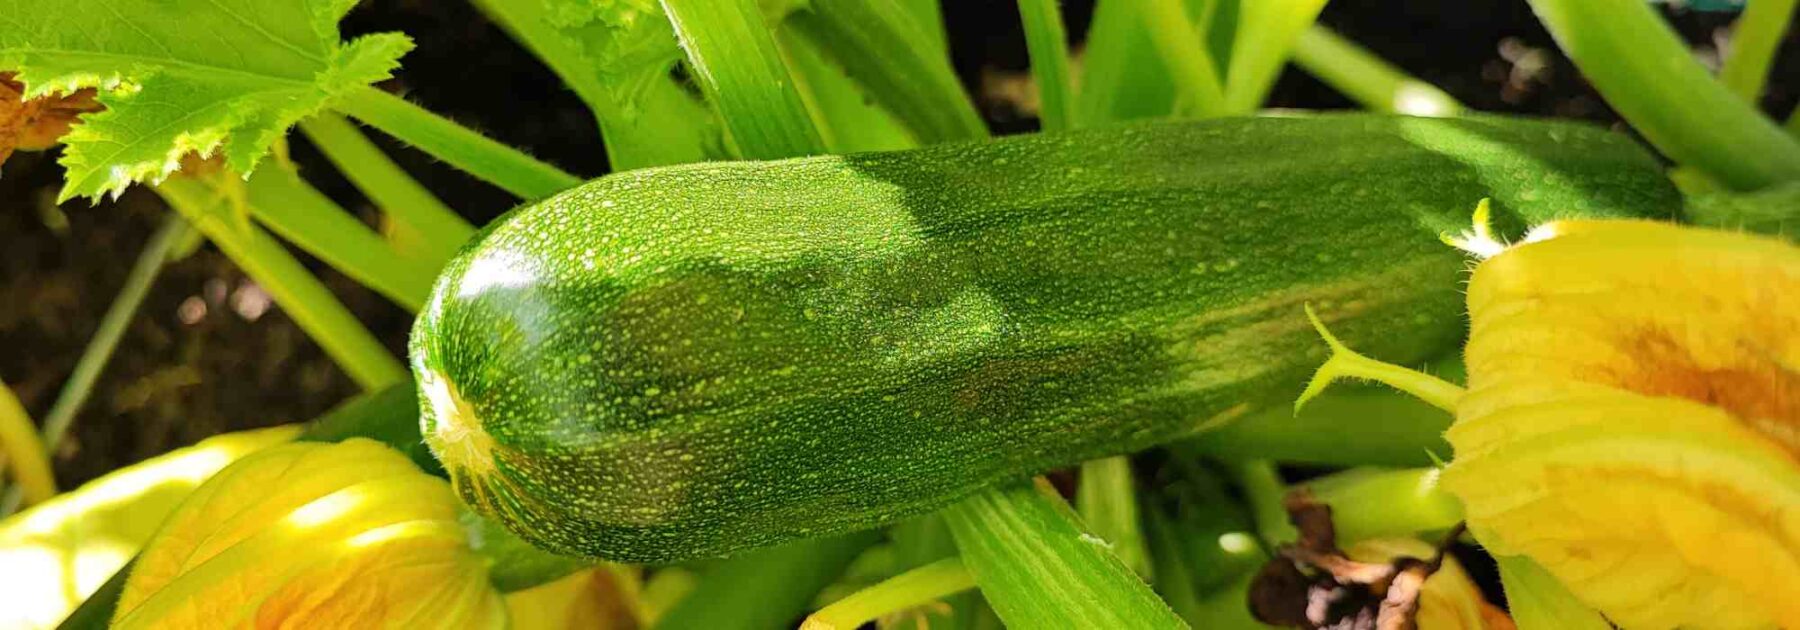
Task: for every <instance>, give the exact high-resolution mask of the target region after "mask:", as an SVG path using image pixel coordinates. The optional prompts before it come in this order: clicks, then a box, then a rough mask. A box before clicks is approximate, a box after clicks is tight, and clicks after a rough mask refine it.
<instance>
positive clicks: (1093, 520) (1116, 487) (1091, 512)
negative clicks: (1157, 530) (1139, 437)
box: [1075, 455, 1150, 580]
mask: <svg viewBox="0 0 1800 630" xmlns="http://www.w3.org/2000/svg"><path fill="white" fill-rule="evenodd" d="M1075 511H1076V512H1077V513H1080V514H1081V522H1082V524H1084V525H1086V526H1087V528H1088V531H1091V532H1093V533H1094V535H1096V536H1099V537H1100V538H1102V539H1104V540H1106V541H1107V542H1108V543H1111V544H1112V550H1113V555H1116V556H1118V557H1119V561H1120V562H1123V563H1125V566H1126V567H1127V568H1130V569H1131V571H1132V572H1133V573H1136V574H1138V577H1141V578H1144V579H1145V580H1149V579H1150V552H1148V551H1146V550H1145V546H1144V531H1143V527H1142V526H1141V524H1140V522H1139V519H1138V503H1137V487H1136V484H1135V483H1133V479H1132V475H1131V458H1129V457H1125V456H1123V455H1120V456H1115V457H1108V458H1105V459H1096V460H1091V461H1087V462H1082V464H1081V483H1080V484H1079V485H1077V486H1075Z"/></svg>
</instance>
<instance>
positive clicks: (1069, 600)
mask: <svg viewBox="0 0 1800 630" xmlns="http://www.w3.org/2000/svg"><path fill="white" fill-rule="evenodd" d="M943 514H944V520H946V521H948V522H949V523H950V533H951V534H953V535H954V536H955V537H956V546H957V548H958V549H961V550H962V558H963V562H964V563H965V564H966V565H967V566H968V568H969V572H971V573H974V574H975V583H976V584H977V585H979V586H980V587H981V593H982V595H984V596H986V597H987V600H988V603H989V604H992V605H993V606H994V612H997V613H1000V619H1001V620H1002V621H1005V622H1006V626H1007V627H1009V628H1021V629H1026V630H1030V629H1032V628H1186V627H1187V624H1185V623H1182V621H1181V619H1180V618H1178V617H1176V616H1175V613H1174V612H1173V611H1171V610H1169V606H1168V604H1165V603H1163V601H1162V600H1161V599H1159V598H1157V596H1156V593H1154V592H1152V591H1151V590H1150V587H1149V586H1147V585H1145V584H1144V582H1143V580H1140V579H1138V577H1137V576H1136V575H1133V574H1132V573H1131V569H1127V568H1125V565H1124V564H1123V563H1120V562H1119V558H1118V557H1117V556H1115V555H1113V553H1112V551H1111V550H1109V549H1107V543H1106V541H1104V540H1101V539H1100V538H1097V537H1095V536H1094V535H1092V534H1089V533H1087V532H1084V531H1082V529H1081V527H1080V526H1079V525H1078V524H1077V520H1078V519H1077V517H1076V516H1075V513H1074V511H1073V510H1071V509H1070V508H1069V506H1068V504H1066V503H1064V502H1063V500H1062V498H1061V497H1059V496H1057V495H1056V494H1055V491H1054V490H1052V489H1050V488H1048V487H1046V486H1045V485H1044V484H1017V485H1013V486H1010V487H1006V488H999V489H990V490H984V491H982V492H981V493H980V494H977V495H975V496H973V497H969V498H968V499H965V500H963V501H962V502H961V503H958V504H956V505H953V506H951V507H950V508H949V509H947V510H945V511H944V512H943Z"/></svg>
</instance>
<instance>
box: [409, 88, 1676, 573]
mask: <svg viewBox="0 0 1800 630" xmlns="http://www.w3.org/2000/svg"><path fill="white" fill-rule="evenodd" d="M1483 197H1492V198H1493V199H1494V201H1495V208H1496V212H1495V215H1496V216H1495V221H1496V226H1497V228H1499V229H1501V230H1502V232H1501V233H1503V234H1517V233H1519V232H1521V231H1522V230H1523V229H1524V227H1526V224H1528V223H1537V222H1543V221H1547V220H1551V219H1554V218H1564V217H1572V216H1590V217H1591V216H1624V215H1631V216H1642V215H1651V216H1660V217H1669V216H1673V214H1674V213H1675V212H1676V210H1677V208H1678V206H1679V199H1678V197H1677V195H1676V194H1675V192H1674V191H1673V190H1672V189H1671V188H1670V186H1669V185H1668V183H1667V182H1666V180H1665V179H1664V178H1663V177H1662V175H1661V169H1660V167H1659V166H1658V164H1657V163H1656V162H1655V161H1654V160H1653V159H1652V158H1651V157H1650V156H1649V155H1647V154H1646V153H1645V152H1644V151H1643V150H1642V149H1641V148H1640V147H1639V146H1638V145H1636V144H1635V143H1633V142H1632V141H1631V140H1629V139H1627V138H1625V137H1622V136H1618V135H1614V134H1611V133H1607V132H1605V131H1602V130H1599V129H1595V128H1590V127H1586V126H1578V125H1570V124H1560V123H1550V122H1536V121H1526V120H1509V119H1499V118H1473V119H1457V120H1433V119H1417V118H1399V117H1385V116H1376V115H1331V116H1320V117H1310V118H1254V119H1232V120H1216V121H1205V122H1186V123H1163V124H1155V125H1148V126H1128V127H1118V128H1105V129H1095V130H1087V131H1077V132H1070V133H1062V134H1046V135H1033V136H1024V137H1014V138H1006V139H1000V140H997V141H992V142H988V143H981V144H959V145H944V146H938V147H933V148H924V149H916V150H909V151H900V152H891V153H876V154H864V155H850V156H827V157H815V158H805V159H796V160H784V161H775V162H733V163H713V164H699V165H686V166H676V167H668V168H657V169H647V170H638V171H631V172H626V173H621V174H616V175H612V176H608V177H603V178H600V179H598V180H595V181H592V182H589V183H587V184H585V185H582V186H580V187H578V188H575V189H572V190H569V191H566V192H564V193H562V194H560V195H558V196H556V197H554V198H551V199H549V200H547V201H544V202H542V203H539V204H536V205H534V206H530V207H526V208H523V209H520V210H517V211H515V212H513V213H511V214H510V215H508V216H506V217H504V218H502V219H501V220H499V221H497V222H496V224H495V225H493V226H490V227H489V228H487V229H486V230H485V231H484V232H483V233H482V234H480V235H479V236H478V237H477V238H476V239H475V240H474V241H472V242H471V244H469V245H468V246H466V248H465V249H464V251H463V252H462V253H460V254H459V255H458V256H457V257H456V258H455V259H454V260H453V261H452V262H451V263H450V264H449V266H448V267H447V268H446V270H445V272H444V274H443V276H442V277H441V278H440V279H439V281H438V283H437V285H436V288H435V290H434V292H433V295H432V297H431V299H430V300H429V302H428V304H427V305H426V307H425V309H424V310H423V311H422V312H421V314H420V317H419V319H418V322H417V324H416V325H415V328H414V332H413V338H412V344H411V353H410V354H411V361H412V366H413V369H414V371H415V372H416V373H417V376H418V377H419V378H418V381H419V386H420V399H421V400H423V401H426V403H427V404H425V405H423V407H424V410H423V412H422V416H423V418H422V423H423V429H422V430H423V432H424V434H425V439H426V440H427V442H428V444H429V445H430V447H431V449H432V450H433V452H434V453H435V454H436V455H437V457H438V458H439V459H440V460H441V461H442V462H443V463H444V465H445V466H446V468H448V469H449V471H450V472H451V474H452V477H453V479H454V480H455V485H456V487H457V489H458V490H459V492H460V493H461V494H462V496H463V497H464V498H465V500H467V501H468V502H469V503H470V504H472V505H474V506H476V507H477V508H478V509H480V510H481V511H483V512H484V513H487V514H489V515H491V516H493V517H495V518H497V519H498V520H500V521H501V522H503V523H506V524H507V525H508V526H509V527H512V528H513V529H514V530H515V531H516V532H517V533H519V534H520V535H521V537H524V538H526V539H527V540H529V541H531V542H533V543H535V544H537V545H539V546H542V547H544V548H546V549H549V550H552V551H556V552H559V553H565V554H574V555H582V556H592V557H600V558H606V559H609V560H615V561H629V562H667V561H675V560H682V559H688V558H697V557H709V556H720V555H725V554H729V553H731V552H734V551H738V550H742V549H747V548H752V547H760V546H766V545H772V544H775V543H779V542H783V541H787V540H792V539H796V538H802V537H809V536H821V535H825V534H832V533H837V532H845V531H851V530H857V529H862V528H868V527H873V526H877V525H881V524H884V523H890V522H893V521H896V520H899V519H901V518H904V517H907V516H910V515H914V514H919V513H923V512H927V511H930V510H933V509H936V508H939V507H942V506H944V505H946V504H948V503H950V502H952V501H954V500H956V499H957V498H959V497H963V496H965V495H968V494H970V493H972V492H974V491H975V490H977V489H980V488H982V487H985V486H988V485H991V484H993V483H995V482H997V481H1000V480H1004V479H1009V478H1014V477H1019V476H1022V475H1027V474H1031V473H1036V472H1040V471H1044V470H1047V469H1050V468H1055V467H1058V466H1062V465H1066V464H1069V463H1072V462H1077V461H1082V460H1085V459H1090V458H1094V457H1098V456H1103V455H1108V454H1114V453H1122V452H1128V451H1132V450H1136V449H1141V448H1144V447H1147V446H1150V445H1153V444H1157V443H1159V442H1163V441H1166V440H1169V439H1172V438H1174V437H1178V436H1181V435H1183V434H1187V433H1190V432H1191V431H1192V430H1194V429H1195V428H1196V427H1197V426H1200V425H1202V424H1204V423H1205V422H1207V421H1208V420H1209V419H1216V418H1220V417H1224V416H1231V415H1234V414H1239V413H1243V412H1244V411H1246V410H1248V409H1251V408H1253V407H1256V406H1258V405H1263V404H1266V403H1269V402H1271V401H1275V400H1280V401H1283V402H1284V403H1285V402H1286V401H1290V400H1292V398H1293V396H1294V395H1295V393H1296V392H1298V391H1300V387H1301V385H1302V383H1303V381H1304V378H1305V376H1306V374H1307V373H1309V372H1310V371H1311V370H1312V369H1313V368H1314V367H1316V366H1317V365H1318V363H1319V362H1320V361H1322V360H1323V359H1324V355H1323V352H1324V347H1323V346H1322V345H1321V344H1319V343H1318V340H1317V339H1316V336H1315V335H1314V333H1313V332H1312V329H1311V328H1310V327H1309V326H1308V324H1307V321H1306V318H1305V317H1304V316H1303V315H1302V314H1301V306H1302V304H1305V303H1311V304H1313V305H1314V306H1315V307H1316V308H1318V309H1319V311H1320V313H1321V314H1322V315H1323V316H1324V317H1325V319H1326V320H1328V323H1329V324H1330V325H1331V327H1332V330H1333V331H1335V332H1337V333H1338V335H1339V336H1341V337H1343V338H1344V339H1345V340H1346V342H1348V343H1349V344H1350V345H1351V346H1352V347H1355V348H1357V349H1359V350H1361V351H1364V352H1367V353H1368V354H1371V355H1373V356H1380V357H1382V358H1384V359H1387V360H1392V361H1399V362H1407V361H1413V360H1417V359H1421V358H1424V357H1427V356H1430V355H1432V354H1434V353H1437V352H1442V351H1445V350H1447V349H1450V348H1453V347H1454V346H1455V344H1456V343H1457V342H1458V341H1459V340H1460V339H1461V336H1462V332H1463V320H1462V316H1461V312H1462V300H1461V296H1460V294H1459V289H1460V284H1461V282H1460V280H1461V273H1462V272H1463V270H1464V269H1465V267H1466V265H1467V262H1466V261H1465V259H1464V257H1463V255H1462V254H1461V253H1459V252H1457V251H1454V250H1452V249H1451V248H1449V247H1447V246H1445V245H1443V244H1442V243H1440V242H1439V235H1440V234H1441V233H1444V232H1454V231H1457V230H1460V229H1463V228H1465V227H1467V225H1468V223H1469V217H1470V212H1471V210H1472V208H1473V207H1474V206H1475V202H1476V201H1477V200H1479V199H1481V198H1483Z"/></svg>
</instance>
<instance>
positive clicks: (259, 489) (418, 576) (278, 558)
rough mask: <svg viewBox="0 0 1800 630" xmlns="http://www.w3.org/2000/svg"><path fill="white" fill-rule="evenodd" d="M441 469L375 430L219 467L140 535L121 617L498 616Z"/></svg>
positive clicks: (181, 624)
mask: <svg viewBox="0 0 1800 630" xmlns="http://www.w3.org/2000/svg"><path fill="white" fill-rule="evenodd" d="M506 616H507V613H506V608H505V604H504V602H503V601H502V599H501V597H500V595H499V593H498V592H496V591H495V590H494V589H493V587H492V586H491V585H490V584H489V582H488V575H487V567H486V564H485V563H484V562H483V561H482V559H481V558H480V557H479V556H478V555H477V554H476V553H475V552H474V551H472V550H471V549H470V547H469V540H468V533H467V531H466V530H464V528H463V527H462V525H461V524H459V523H458V521H457V511H456V497H455V494H454V492H452V491H451V489H450V487H449V485H448V484H447V483H445V482H444V481H443V480H441V479H438V478H435V477H432V476H430V475H427V474H425V473H423V472H421V471H419V470H418V468H417V467H415V466H413V464H412V462H410V461H408V460H407V459H406V457H405V456H403V455H401V454H400V453H398V452H396V451H393V450H392V449H389V448H387V447H385V446H382V445H381V444H379V443H376V442H374V441H370V440H364V439H352V440H348V441H345V442H343V443H339V444H320V443H296V444H287V445H282V446H277V447H273V448H270V449H267V450H264V451H261V452H259V453H256V454H254V455H251V456H249V457H246V458H244V459H242V460H240V461H238V462H237V463H235V464H233V465H231V466H229V467H227V468H226V469H224V470H222V471H220V472H219V474H218V475H217V476H215V477H214V478H213V479H211V480H209V481H208V482H207V483H206V484H204V485H202V486H201V487H200V488H199V489H198V490H196V491H195V492H194V494H193V495H191V496H190V497H189V498H188V500H187V501H186V502H184V503H183V504H182V505H181V506H180V507H179V508H177V509H176V510H175V512H174V513H173V514H171V515H170V516H169V518H168V520H167V521H165V522H164V524H163V527H162V529H161V530H159V531H158V533H157V534H156V535H155V536H154V537H153V538H151V540H150V542H149V544H148V545H147V546H146V548H145V550H144V552H143V554H142V555H141V556H140V557H139V559H138V563H137V565H136V566H135V568H134V569H133V570H132V574H131V576H130V578H129V579H128V580H127V581H126V584H125V590H124V592H123V593H122V594H121V596H120V599H119V605H118V609H117V612H116V613H115V616H114V619H113V621H114V626H115V627H121V628H140V627H156V628H247V627H256V628H264V627H270V628H272V627H293V626H294V625H295V624H303V625H306V626H309V627H358V628H381V627H390V628H412V627H456V628H484V627H486V628H501V627H504V626H505V624H506Z"/></svg>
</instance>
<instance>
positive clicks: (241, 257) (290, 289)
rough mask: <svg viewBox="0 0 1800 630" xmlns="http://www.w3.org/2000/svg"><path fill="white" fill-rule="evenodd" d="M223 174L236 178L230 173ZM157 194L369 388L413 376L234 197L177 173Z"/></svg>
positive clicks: (158, 186)
mask: <svg viewBox="0 0 1800 630" xmlns="http://www.w3.org/2000/svg"><path fill="white" fill-rule="evenodd" d="M222 177H226V178H230V177H232V176H230V175H228V174H227V175H223V176H222ZM156 191H157V193H159V194H161V195H162V196H163V199H165V200H167V201H168V202H169V205H170V206H173V207H174V208H175V209H176V210H177V211H180V212H181V214H182V216H184V217H186V218H187V220H188V221H189V222H190V223H192V224H193V225H194V227H195V228H197V229H199V230H200V231H201V232H202V233H204V234H206V237H207V238H208V239H210V240H212V242H213V243H214V244H216V245H218V246H219V249H221V250H223V251H224V252H225V255H226V256H229V257H231V259H232V261H233V262H236V263H237V264H238V266H239V267H240V268H242V269H243V270H244V273H246V274H249V276H250V277H251V278H252V279H255V280H256V282H257V284H260V285H262V287H263V288H264V289H267V290H268V291H269V294H270V295H272V296H274V298H275V301H276V303H278V304H280V305H281V308H282V309H283V310H285V311H287V313H288V314H289V315H290V316H292V317H293V318H294V322H295V323H297V324H299V325H300V328H301V329H302V330H305V331H306V333H307V334H308V335H309V336H311V337H312V338H313V339H314V340H315V341H317V342H318V343H319V345H320V346H321V347H323V348H324V349H325V352H326V354H329V355H331V358H332V360H334V361H336V362H337V364H338V366H339V367H342V368H343V369H344V371H345V372H346V373H348V374H349V375H350V378H351V379H352V380H355V381H356V383H357V384H358V385H360V386H362V388H363V389H365V390H370V391H373V390H377V389H380V388H382V387H383V386H386V385H390V384H393V383H399V382H403V381H405V380H407V378H408V375H407V372H406V368H405V367H403V366H402V365H401V364H400V361H399V360H398V359H396V358H394V355H392V354H389V353H388V351H387V349H386V348H384V347H382V345H381V342H380V341H377V340H376V339H375V336H374V335H372V334H370V333H369V331H368V330H367V329H365V328H363V326H362V323H361V322H359V321H357V319H356V316H354V315H351V314H350V311H349V309H346V308H344V305H343V304H342V303H341V302H339V301H338V299H337V297H336V296H333V295H332V294H331V291H329V290H327V289H326V288H325V285H324V284H322V283H320V282H319V280H318V278H314V277H313V276H312V274H311V273H308V272H307V271H306V267H305V266H303V265H301V264H300V261H298V260H295V259H294V257H293V255H292V254H289V253H288V252H287V250H285V249H282V247H281V244H280V243H278V242H276V241H275V239H274V238H273V237H271V236H269V235H268V234H267V233H265V232H263V231H262V230H260V229H257V228H256V227H254V226H246V225H243V224H242V223H240V222H238V221H235V220H233V219H232V218H231V217H232V215H233V213H234V210H233V209H232V208H231V207H230V204H231V201H230V200H228V199H226V198H225V196H223V195H221V194H219V193H218V192H217V191H215V190H213V189H212V188H210V187H208V186H207V185H206V184H203V183H201V182H199V181H195V180H193V179H189V178H183V177H175V178H170V179H169V180H167V181H164V182H163V183H162V184H159V185H157V186H156Z"/></svg>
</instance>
